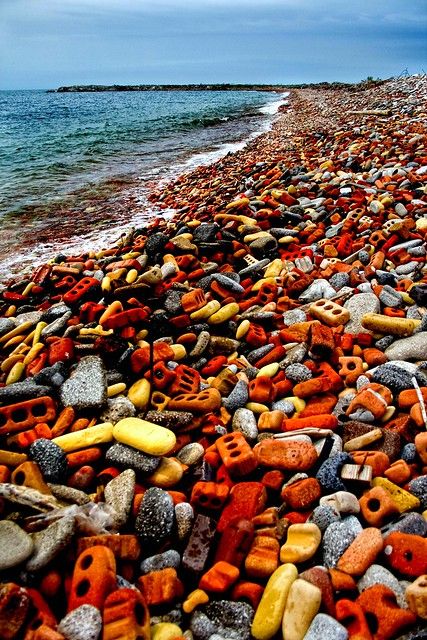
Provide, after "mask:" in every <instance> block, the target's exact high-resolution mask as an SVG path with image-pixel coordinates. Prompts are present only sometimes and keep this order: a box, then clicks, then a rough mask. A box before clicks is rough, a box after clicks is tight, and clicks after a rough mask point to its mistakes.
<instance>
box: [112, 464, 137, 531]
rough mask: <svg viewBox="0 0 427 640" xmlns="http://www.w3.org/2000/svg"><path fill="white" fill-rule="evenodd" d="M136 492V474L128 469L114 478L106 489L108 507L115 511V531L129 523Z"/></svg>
mask: <svg viewBox="0 0 427 640" xmlns="http://www.w3.org/2000/svg"><path fill="white" fill-rule="evenodd" d="M134 491H135V472H134V471H133V469H126V470H125V471H123V472H122V473H120V474H119V475H118V476H117V477H116V478H113V479H112V480H111V481H110V482H109V483H108V484H107V485H106V487H105V489H104V497H105V502H106V504H107V505H109V506H110V507H112V509H113V510H114V525H115V529H116V530H119V529H121V528H122V527H123V526H124V525H125V524H126V523H127V521H128V518H129V514H130V511H131V508H132V502H133V495H134Z"/></svg>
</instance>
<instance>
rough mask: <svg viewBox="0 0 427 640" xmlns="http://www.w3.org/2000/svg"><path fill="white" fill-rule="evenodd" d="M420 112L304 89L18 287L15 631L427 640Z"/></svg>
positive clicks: (9, 323) (8, 523)
mask: <svg viewBox="0 0 427 640" xmlns="http://www.w3.org/2000/svg"><path fill="white" fill-rule="evenodd" d="M426 97H427V89H426V81H425V79H424V78H417V77H414V78H408V79H401V80H396V81H390V82H387V83H385V84H384V85H382V86H381V87H376V88H374V89H369V88H365V89H361V90H359V91H356V92H352V93H351V94H350V93H348V92H347V91H345V90H334V91H328V92H327V93H326V92H322V91H315V90H312V89H307V90H300V91H294V92H293V93H292V96H291V102H290V106H289V107H288V109H287V110H286V111H285V112H284V113H283V114H282V115H281V117H280V119H279V120H278V122H277V123H276V125H275V128H274V129H273V131H272V132H271V133H269V134H267V135H265V136H262V137H261V138H258V139H257V140H256V141H255V142H253V143H252V144H251V145H250V146H249V147H247V148H246V149H245V150H244V151H242V152H240V153H238V154H236V155H233V156H228V157H226V158H225V159H223V160H222V161H221V162H219V163H217V164H216V165H212V166H211V167H204V168H201V169H199V170H197V171H195V172H194V173H192V174H190V175H187V176H183V177H182V178H181V179H180V180H178V181H177V182H175V183H174V184H172V185H169V186H167V187H165V188H164V189H163V191H162V192H161V193H160V192H159V193H157V194H154V195H153V199H156V200H157V201H158V202H159V203H160V205H161V206H165V207H171V206H173V207H175V208H176V209H177V215H176V217H175V219H174V221H173V222H166V221H164V220H158V221H157V222H156V223H154V224H153V225H151V226H150V227H147V228H144V229H137V230H132V231H130V232H129V234H128V235H127V236H126V237H123V238H122V241H121V242H120V243H119V244H117V245H115V246H113V247H111V248H108V249H105V250H104V251H101V252H99V253H96V254H95V253H88V254H84V255H80V256H64V255H61V256H57V257H56V258H55V259H53V260H50V261H49V262H47V263H46V264H43V265H41V266H40V267H37V268H36V269H35V270H34V272H33V274H32V276H31V278H29V279H27V280H21V281H16V282H13V283H9V284H8V286H7V287H5V288H4V290H3V291H2V293H1V311H2V314H1V318H0V349H1V364H0V370H1V387H0V499H1V500H0V509H1V515H2V520H1V521H0V536H1V545H0V581H1V584H0V636H1V638H3V639H4V640H9V639H13V638H25V640H64V639H66V640H89V639H93V640H96V639H97V638H102V639H103V640H116V639H121V640H125V639H126V640H137V639H139V640H141V639H144V640H149V639H150V638H152V639H153V640H172V639H175V640H178V639H181V640H183V639H187V640H190V639H194V640H225V639H227V640H230V639H231V640H244V639H250V638H255V639H257V640H269V639H270V638H271V639H273V638H276V639H277V638H283V640H303V639H305V640H314V639H318V638H328V640H341V639H342V640H345V639H346V638H350V639H353V640H356V639H361V638H363V639H364V640H369V639H371V638H372V639H374V640H392V639H393V638H403V637H404V638H412V639H413V640H421V638H423V637H424V635H423V634H424V633H425V632H424V631H423V629H424V628H425V621H426V619H427V586H426V585H427V577H426V574H427V565H426V558H427V540H426V532H427V523H426V517H427V512H426V510H427V501H426V494H427V492H426V488H427V475H426V470H427V433H426V422H427V413H426V401H427V368H426V360H427V348H426V345H427V341H426V337H427V315H426V302H427V278H426V274H427V268H426V242H425V238H426V232H427V206H426V205H427V189H426V175H427V152H426V146H425V142H426V137H425V121H426V110H425V104H426Z"/></svg>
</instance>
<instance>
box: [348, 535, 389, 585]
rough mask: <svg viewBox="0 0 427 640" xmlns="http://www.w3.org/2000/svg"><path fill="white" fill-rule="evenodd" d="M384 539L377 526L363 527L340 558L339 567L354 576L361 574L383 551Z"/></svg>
mask: <svg viewBox="0 0 427 640" xmlns="http://www.w3.org/2000/svg"><path fill="white" fill-rule="evenodd" d="M382 548H383V539H382V536H381V532H380V530H379V529H377V528H376V527H367V528H366V529H363V531H361V532H360V533H359V534H358V535H357V536H356V538H355V539H354V540H353V542H352V543H351V544H350V546H349V547H348V548H347V549H346V550H345V551H344V553H343V554H342V556H341V558H340V559H339V560H338V564H337V569H339V570H340V571H345V572H346V573H349V574H350V575H352V576H361V575H362V574H363V573H365V571H366V570H367V569H368V568H369V567H370V566H371V564H373V563H374V561H375V558H376V557H377V555H378V554H379V553H380V551H382Z"/></svg>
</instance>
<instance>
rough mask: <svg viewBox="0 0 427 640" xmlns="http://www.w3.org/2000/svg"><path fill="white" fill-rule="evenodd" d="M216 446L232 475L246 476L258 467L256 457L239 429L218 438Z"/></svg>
mask: <svg viewBox="0 0 427 640" xmlns="http://www.w3.org/2000/svg"><path fill="white" fill-rule="evenodd" d="M216 446H217V449H218V453H219V455H220V456H221V459H222V461H223V463H224V466H225V467H226V469H227V471H228V472H229V473H230V475H231V476H236V477H242V476H246V475H248V474H249V473H252V471H254V470H255V469H256V466H257V460H256V457H255V455H254V453H253V451H252V449H251V447H250V446H249V444H248V443H247V442H246V440H245V437H244V436H243V435H242V434H241V433H240V432H239V431H235V432H234V433H228V434H227V435H225V436H222V437H221V438H218V440H217V441H216Z"/></svg>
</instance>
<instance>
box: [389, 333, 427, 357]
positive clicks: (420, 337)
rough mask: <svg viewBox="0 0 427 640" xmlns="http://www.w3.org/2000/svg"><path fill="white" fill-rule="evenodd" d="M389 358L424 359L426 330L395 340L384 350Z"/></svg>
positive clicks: (426, 355)
mask: <svg viewBox="0 0 427 640" xmlns="http://www.w3.org/2000/svg"><path fill="white" fill-rule="evenodd" d="M385 355H386V356H387V358H388V359H389V360H426V359H427V331H421V332H420V333H415V334H414V335H413V336H409V337H408V338H401V339H400V340H396V341H395V342H393V344H392V345H391V346H390V347H388V348H387V349H386V350H385Z"/></svg>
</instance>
